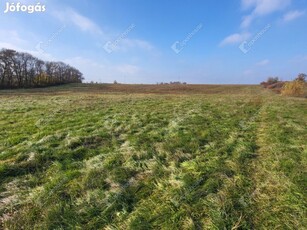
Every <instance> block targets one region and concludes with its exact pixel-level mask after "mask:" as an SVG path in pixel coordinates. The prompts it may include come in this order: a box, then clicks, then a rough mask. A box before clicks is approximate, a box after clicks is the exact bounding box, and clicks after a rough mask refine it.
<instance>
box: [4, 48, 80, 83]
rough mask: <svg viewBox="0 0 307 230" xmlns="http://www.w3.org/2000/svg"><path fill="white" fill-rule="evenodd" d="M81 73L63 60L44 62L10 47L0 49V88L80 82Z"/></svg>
mask: <svg viewBox="0 0 307 230" xmlns="http://www.w3.org/2000/svg"><path fill="white" fill-rule="evenodd" d="M83 79H84V78H83V74H82V73H81V72H80V71H79V70H77V69H76V68H74V67H72V66H69V65H67V64H65V63H63V62H48V61H47V62H45V61H42V60H40V59H38V58H36V57H34V56H32V55H31V54H28V53H24V52H17V51H15V50H11V49H2V50H1V51H0V88H2V89H7V88H31V87H45V86H53V85H61V84H67V83H81V82H82V80H83Z"/></svg>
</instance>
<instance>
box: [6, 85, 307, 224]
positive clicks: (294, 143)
mask: <svg viewBox="0 0 307 230" xmlns="http://www.w3.org/2000/svg"><path fill="white" fill-rule="evenodd" d="M306 127H307V100H306V99H304V98H291V97H283V96H280V95H277V94H274V93H272V92H271V91H269V90H265V89H262V88H261V87H260V86H239V85H233V86H231V85H229V86H221V85H215V86H214V85H211V86H206V85H194V86H193V85H181V86H172V85H163V86H154V85H153V86H146V85H131V86H127V85H86V84H84V85H81V84H80V85H78V84H77V85H68V86H61V87H52V88H46V89H31V90H30V89H28V90H14V91H10V90H6V91H0V229H133V230H134V229H144V230H149V229H165V230H169V229H233V230H234V229H306V226H307V220H306V203H307V200H306V198H307V195H306V191H307V190H306V188H307V181H306V179H307V174H306V167H307V162H306V161H307V148H306V140H307V131H306Z"/></svg>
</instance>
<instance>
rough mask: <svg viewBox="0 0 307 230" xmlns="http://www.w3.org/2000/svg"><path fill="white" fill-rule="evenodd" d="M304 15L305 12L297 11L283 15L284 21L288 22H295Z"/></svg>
mask: <svg viewBox="0 0 307 230" xmlns="http://www.w3.org/2000/svg"><path fill="white" fill-rule="evenodd" d="M304 14H305V11H299V10H294V11H289V12H288V13H286V14H285V15H284V21H285V22H289V21H292V20H295V19H297V18H299V17H301V16H303V15H304Z"/></svg>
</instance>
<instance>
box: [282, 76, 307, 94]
mask: <svg viewBox="0 0 307 230" xmlns="http://www.w3.org/2000/svg"><path fill="white" fill-rule="evenodd" d="M304 87H305V83H304V82H303V81H297V80H296V81H292V82H287V83H285V84H284V86H283V88H282V90H281V93H282V95H286V96H302V95H303V94H304Z"/></svg>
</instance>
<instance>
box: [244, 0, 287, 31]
mask: <svg viewBox="0 0 307 230" xmlns="http://www.w3.org/2000/svg"><path fill="white" fill-rule="evenodd" d="M291 1H292V0H241V5H242V8H243V9H244V10H247V9H252V12H251V14H249V15H247V16H244V17H243V19H242V23H241V27H242V28H247V27H249V26H250V24H251V23H252V21H253V20H254V19H255V18H257V17H260V16H264V15H268V14H271V13H274V12H276V11H279V10H282V9H284V8H286V7H287V6H289V5H290V4H291Z"/></svg>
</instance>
